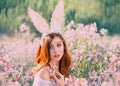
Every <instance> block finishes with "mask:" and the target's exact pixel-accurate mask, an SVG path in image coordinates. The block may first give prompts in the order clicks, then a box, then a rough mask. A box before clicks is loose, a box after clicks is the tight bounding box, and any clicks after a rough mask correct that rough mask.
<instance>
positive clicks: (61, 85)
mask: <svg viewBox="0 0 120 86" xmlns="http://www.w3.org/2000/svg"><path fill="white" fill-rule="evenodd" d="M53 78H54V79H55V81H56V83H57V86H65V81H64V76H63V75H62V74H61V73H59V72H58V71H56V72H55V75H54V76H53Z"/></svg>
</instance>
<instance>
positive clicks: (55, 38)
mask: <svg viewBox="0 0 120 86" xmlns="http://www.w3.org/2000/svg"><path fill="white" fill-rule="evenodd" d="M56 43H63V42H62V39H61V38H60V37H54V39H53V40H52V42H51V43H50V45H54V44H56Z"/></svg>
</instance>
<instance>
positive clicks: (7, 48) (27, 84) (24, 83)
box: [0, 21, 120, 86]
mask: <svg viewBox="0 0 120 86" xmlns="http://www.w3.org/2000/svg"><path fill="white" fill-rule="evenodd" d="M20 31H21V32H20V33H19V35H18V36H16V37H14V38H7V39H6V40H4V41H1V42H0V86H32V83H33V73H32V68H33V67H34V66H35V63H34V56H35V52H36V49H37V47H38V45H39V43H40V37H39V38H37V37H33V35H34V34H32V33H29V27H28V26H26V25H25V24H22V25H21V27H20ZM64 38H65V39H66V42H67V44H68V49H69V51H70V55H71V57H72V65H71V70H70V77H75V78H76V79H77V83H80V86H119V85H120V38H119V37H118V36H115V37H110V36H108V32H107V30H106V29H104V28H103V29H101V30H100V33H98V31H97V25H96V23H91V24H88V25H84V24H76V23H74V22H73V21H71V22H70V23H69V24H68V25H67V26H66V30H65V31H64ZM70 83H72V82H70ZM72 84H74V83H72ZM72 86H75V85H72Z"/></svg>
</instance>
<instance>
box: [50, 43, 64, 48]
mask: <svg viewBox="0 0 120 86" xmlns="http://www.w3.org/2000/svg"><path fill="white" fill-rule="evenodd" d="M61 45H62V44H57V47H61ZM49 48H50V49H52V48H53V46H49Z"/></svg>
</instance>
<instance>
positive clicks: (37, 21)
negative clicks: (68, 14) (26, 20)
mask: <svg viewBox="0 0 120 86" xmlns="http://www.w3.org/2000/svg"><path fill="white" fill-rule="evenodd" d="M28 15H29V16H30V18H31V21H32V23H33V25H34V26H35V28H36V29H37V30H38V31H39V32H41V33H47V32H48V30H49V25H48V23H47V21H46V20H45V19H44V18H43V17H42V16H41V15H40V14H39V13H37V12H35V11H34V10H33V9H31V8H28Z"/></svg>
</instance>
